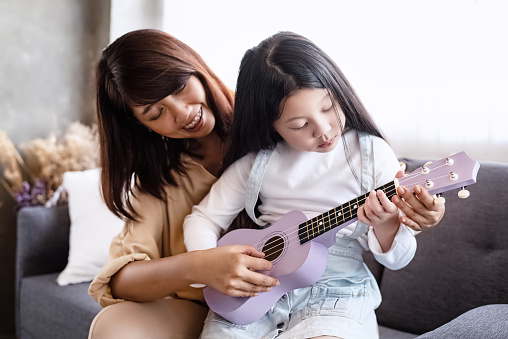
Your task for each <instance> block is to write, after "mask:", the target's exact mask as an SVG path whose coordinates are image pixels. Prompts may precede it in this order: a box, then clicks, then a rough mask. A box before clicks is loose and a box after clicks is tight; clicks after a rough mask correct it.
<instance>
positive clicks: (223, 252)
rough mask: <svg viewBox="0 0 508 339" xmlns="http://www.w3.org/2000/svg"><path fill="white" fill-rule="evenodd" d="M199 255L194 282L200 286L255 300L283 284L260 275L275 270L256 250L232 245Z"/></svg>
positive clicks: (261, 253) (197, 256)
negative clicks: (254, 298) (263, 293)
mask: <svg viewBox="0 0 508 339" xmlns="http://www.w3.org/2000/svg"><path fill="white" fill-rule="evenodd" d="M189 253H194V254H195V255H196V261H195V264H196V265H195V266H194V268H195V269H196V271H195V272H193V273H192V276H194V277H195V279H194V281H193V282H200V283H203V284H206V285H208V286H211V287H213V288H215V289H216V290H218V291H220V292H222V293H224V294H226V295H231V296H235V297H254V296H257V295H258V294H259V292H267V291H269V290H270V289H271V287H272V286H278V285H279V284H280V282H279V280H278V279H276V278H273V277H270V276H267V275H264V274H262V273H258V272H256V271H265V270H270V269H271V268H272V263H271V262H270V261H268V260H266V259H263V258H264V256H265V255H264V253H263V252H260V251H258V250H256V249H255V248H254V247H253V246H245V245H230V246H223V247H216V248H211V249H208V250H203V251H194V252H189Z"/></svg>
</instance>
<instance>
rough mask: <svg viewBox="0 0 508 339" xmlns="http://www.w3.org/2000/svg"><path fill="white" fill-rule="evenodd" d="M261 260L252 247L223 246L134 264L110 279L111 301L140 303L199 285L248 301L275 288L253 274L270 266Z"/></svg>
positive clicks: (269, 280)
mask: <svg viewBox="0 0 508 339" xmlns="http://www.w3.org/2000/svg"><path fill="white" fill-rule="evenodd" d="M263 256H264V255H263V253H261V252H259V251H257V250H256V249H254V247H252V246H225V247H219V248H213V249H209V250H204V251H193V252H187V253H182V254H179V255H175V256H171V257H166V258H161V259H157V260H146V261H134V262H131V263H129V264H127V265H125V266H124V267H123V268H122V269H121V270H120V271H118V272H117V273H116V274H115V275H114V276H113V277H112V278H111V284H110V286H111V292H112V295H113V296H114V297H115V298H121V299H126V300H133V301H140V302H142V301H150V300H154V299H158V298H162V297H165V296H167V295H169V294H171V293H173V292H175V291H178V290H181V289H183V288H185V287H188V286H189V285H190V284H192V283H196V282H199V283H203V284H206V285H209V286H212V287H214V288H215V289H217V290H219V291H221V292H222V293H225V294H228V295H233V296H241V297H252V296H256V295H257V294H258V293H259V292H266V291H268V290H270V287H272V286H277V285H278V284H279V282H278V280H277V279H275V278H272V277H269V276H266V275H263V274H260V273H256V272H255V271H259V270H269V269H271V267H272V264H271V262H269V261H268V260H265V259H262V258H263Z"/></svg>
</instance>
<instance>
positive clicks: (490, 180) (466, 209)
mask: <svg viewBox="0 0 508 339" xmlns="http://www.w3.org/2000/svg"><path fill="white" fill-rule="evenodd" d="M408 165H409V166H408V169H409V170H411V169H412V168H414V167H415V165H420V166H421V165H423V162H418V161H416V162H414V161H413V162H411V161H409V164H408ZM507 187H508V163H486V162H484V163H481V165H480V170H479V172H478V176H477V183H476V184H474V185H472V186H470V187H468V190H469V191H470V193H471V195H470V197H469V198H467V199H460V198H458V196H457V191H458V190H453V191H450V192H446V193H443V197H445V199H446V212H445V215H444V218H443V220H442V221H441V222H440V224H439V225H438V226H436V227H434V228H433V229H430V230H427V231H425V232H422V233H420V234H418V235H417V236H416V237H417V242H418V249H417V251H416V255H415V257H414V259H413V261H411V263H409V265H408V266H406V267H405V268H403V269H401V270H398V271H391V270H389V269H386V268H385V269H383V270H382V272H381V273H380V274H378V278H379V279H380V281H381V284H380V287H381V294H382V297H383V302H382V303H381V306H380V307H379V309H378V310H377V312H376V313H377V316H378V321H379V324H380V325H383V326H388V327H392V328H397V329H400V330H404V331H406V332H411V333H423V332H427V331H430V330H433V329H435V328H437V327H439V326H441V325H443V324H444V323H446V322H448V321H450V320H452V319H454V318H455V317H457V316H459V315H460V314H462V313H464V312H466V311H468V310H470V309H472V308H475V307H478V306H481V305H487V304H499V303H508V192H507Z"/></svg>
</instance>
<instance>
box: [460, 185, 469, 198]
mask: <svg viewBox="0 0 508 339" xmlns="http://www.w3.org/2000/svg"><path fill="white" fill-rule="evenodd" d="M458 196H459V198H461V199H466V198H467V197H469V191H468V190H467V189H466V187H461V188H460V191H459V193H458Z"/></svg>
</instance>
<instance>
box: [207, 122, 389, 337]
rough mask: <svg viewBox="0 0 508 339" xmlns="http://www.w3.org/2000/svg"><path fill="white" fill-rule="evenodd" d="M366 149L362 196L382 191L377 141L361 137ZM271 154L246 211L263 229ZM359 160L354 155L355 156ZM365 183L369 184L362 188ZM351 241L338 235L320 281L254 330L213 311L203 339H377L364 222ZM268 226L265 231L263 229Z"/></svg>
mask: <svg viewBox="0 0 508 339" xmlns="http://www.w3.org/2000/svg"><path fill="white" fill-rule="evenodd" d="M358 136H359V142H360V149H361V152H360V153H361V154H360V156H361V164H362V168H361V175H360V176H359V178H358V181H359V183H358V184H359V185H360V187H363V189H362V194H364V193H366V192H368V191H369V190H371V189H373V188H374V187H376V186H375V185H376V183H375V175H374V170H375V168H374V163H375V162H374V159H373V156H374V154H373V152H372V136H371V135H369V134H366V133H362V132H358ZM271 154H272V151H271V150H263V151H260V152H259V153H258V155H257V157H256V160H255V162H254V165H253V166H252V170H251V173H250V177H249V181H248V184H247V199H246V204H245V208H246V210H247V213H248V214H249V216H250V217H251V218H252V219H253V220H254V221H255V222H256V223H257V224H258V225H260V226H262V225H263V223H262V222H261V221H259V220H258V219H257V218H256V215H255V213H254V210H255V206H256V202H257V200H258V195H259V191H260V188H261V184H262V182H263V177H264V173H265V170H266V168H267V165H268V162H269V160H270V156H271ZM353 156H354V155H353ZM362 184H363V185H362ZM356 225H357V226H356V228H355V230H354V232H353V233H352V234H351V235H349V236H344V237H343V236H342V235H337V241H336V243H335V244H334V245H333V246H332V247H330V248H329V250H328V263H327V267H326V270H325V272H324V274H323V276H322V277H321V279H320V280H319V281H317V282H316V283H315V284H314V285H312V286H310V287H306V288H300V289H297V290H293V291H290V292H288V293H286V294H285V295H284V296H282V297H281V298H280V299H279V301H278V302H277V303H276V304H275V305H274V306H273V307H272V308H271V310H270V311H268V312H267V313H266V314H265V315H264V316H263V317H262V318H261V319H259V320H258V321H256V322H254V323H252V324H250V325H244V326H241V325H235V324H232V323H230V322H229V321H227V320H225V319H223V318H222V317H220V316H219V315H216V314H215V313H213V312H211V311H210V313H209V315H208V317H207V319H206V320H205V328H204V330H203V334H202V338H219V337H220V338H308V337H312V336H320V335H331V336H337V337H341V338H355V339H356V338H377V337H378V336H377V322H376V317H375V314H374V309H375V308H377V307H378V306H379V304H380V302H381V294H380V292H379V287H378V286H377V283H376V281H375V279H374V277H373V276H372V274H371V273H370V271H369V270H368V269H367V267H366V266H365V264H364V263H363V258H362V252H363V250H364V249H363V247H362V246H361V245H360V243H359V242H358V240H357V239H358V237H360V236H361V235H362V234H364V233H365V232H366V231H367V227H368V226H367V225H365V224H363V223H360V222H358V223H357V224H356ZM262 227H263V226H262Z"/></svg>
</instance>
